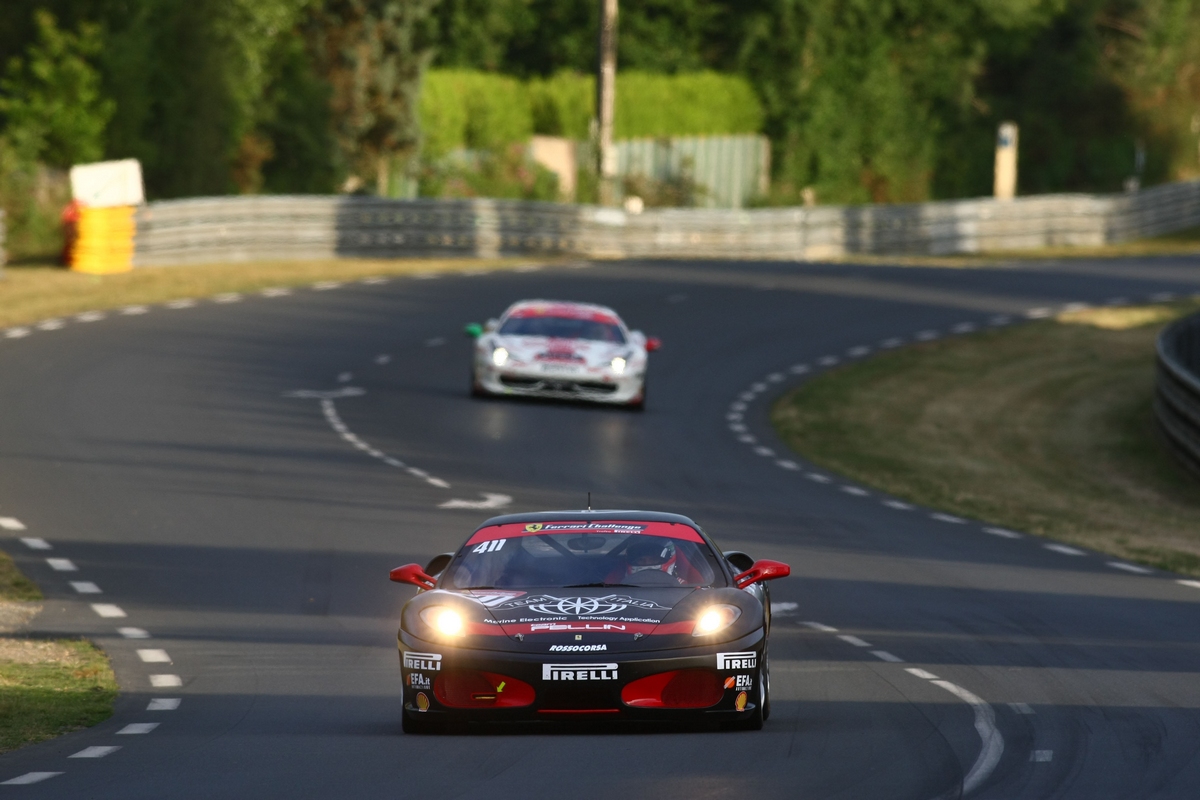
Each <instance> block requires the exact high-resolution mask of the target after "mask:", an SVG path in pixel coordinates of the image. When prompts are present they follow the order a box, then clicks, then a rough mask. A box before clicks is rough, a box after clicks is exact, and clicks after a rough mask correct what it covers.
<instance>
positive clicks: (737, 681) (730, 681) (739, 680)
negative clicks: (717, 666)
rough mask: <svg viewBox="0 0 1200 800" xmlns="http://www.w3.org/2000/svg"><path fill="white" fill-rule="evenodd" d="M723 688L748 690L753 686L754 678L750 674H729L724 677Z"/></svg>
mask: <svg viewBox="0 0 1200 800" xmlns="http://www.w3.org/2000/svg"><path fill="white" fill-rule="evenodd" d="M725 688H726V689H737V690H738V691H749V690H751V689H753V688H754V678H753V677H752V676H750V675H730V676H729V677H728V678H726V679H725Z"/></svg>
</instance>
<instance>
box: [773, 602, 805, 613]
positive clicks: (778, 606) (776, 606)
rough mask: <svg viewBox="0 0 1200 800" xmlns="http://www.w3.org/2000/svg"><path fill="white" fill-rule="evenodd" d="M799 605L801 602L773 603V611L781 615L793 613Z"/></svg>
mask: <svg viewBox="0 0 1200 800" xmlns="http://www.w3.org/2000/svg"><path fill="white" fill-rule="evenodd" d="M799 607H800V604H799V603H771V613H772V614H781V615H786V614H791V613H792V612H793V611H795V610H796V609H797V608H799Z"/></svg>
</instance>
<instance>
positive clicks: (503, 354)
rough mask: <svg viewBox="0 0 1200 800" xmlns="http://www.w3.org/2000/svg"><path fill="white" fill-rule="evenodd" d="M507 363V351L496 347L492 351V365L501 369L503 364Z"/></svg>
mask: <svg viewBox="0 0 1200 800" xmlns="http://www.w3.org/2000/svg"><path fill="white" fill-rule="evenodd" d="M507 361H508V351H507V350H505V349H504V348H503V347H497V348H496V349H495V350H493V351H492V363H493V364H495V365H496V366H497V367H503V366H504V364H505V362H507Z"/></svg>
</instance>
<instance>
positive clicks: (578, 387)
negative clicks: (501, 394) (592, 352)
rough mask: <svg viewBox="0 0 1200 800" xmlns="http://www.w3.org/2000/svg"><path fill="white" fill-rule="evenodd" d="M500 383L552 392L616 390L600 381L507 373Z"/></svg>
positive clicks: (576, 393)
mask: <svg viewBox="0 0 1200 800" xmlns="http://www.w3.org/2000/svg"><path fill="white" fill-rule="evenodd" d="M500 383H502V384H503V385H505V386H507V387H509V388H511V389H523V390H525V391H529V392H547V393H554V394H573V395H586V394H612V393H613V392H615V391H616V390H617V386H616V384H613V383H600V382H599V381H568V380H546V379H544V378H516V377H510V376H508V375H502V376H501V377H500Z"/></svg>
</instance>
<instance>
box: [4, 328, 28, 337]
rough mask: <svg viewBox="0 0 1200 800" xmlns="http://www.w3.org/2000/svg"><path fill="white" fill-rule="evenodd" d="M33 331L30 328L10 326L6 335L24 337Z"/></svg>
mask: <svg viewBox="0 0 1200 800" xmlns="http://www.w3.org/2000/svg"><path fill="white" fill-rule="evenodd" d="M32 332H33V331H31V330H29V328H9V329H8V330H6V331H5V332H4V336H5V337H6V338H9V339H24V338H25V337H26V336H28V335H29V334H30V333H32Z"/></svg>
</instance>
